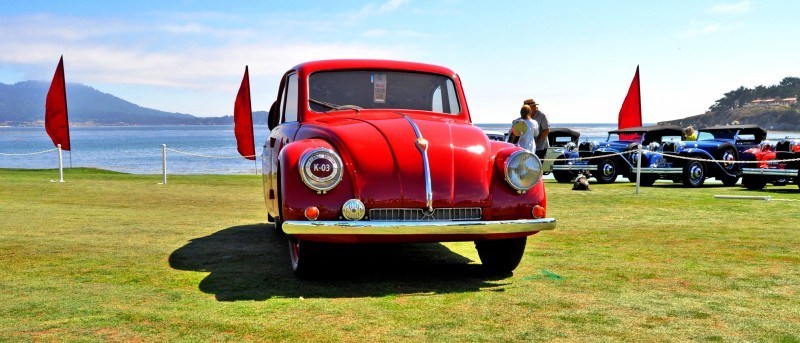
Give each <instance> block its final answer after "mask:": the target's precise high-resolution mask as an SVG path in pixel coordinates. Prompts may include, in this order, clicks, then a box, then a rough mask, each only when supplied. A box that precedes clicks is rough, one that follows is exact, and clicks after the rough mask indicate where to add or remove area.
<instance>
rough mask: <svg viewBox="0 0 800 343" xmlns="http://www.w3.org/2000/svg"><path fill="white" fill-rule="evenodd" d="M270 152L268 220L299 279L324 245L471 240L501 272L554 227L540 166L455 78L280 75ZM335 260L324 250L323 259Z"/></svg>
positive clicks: (333, 68) (351, 63)
mask: <svg viewBox="0 0 800 343" xmlns="http://www.w3.org/2000/svg"><path fill="white" fill-rule="evenodd" d="M269 127H270V129H271V132H270V135H269V138H268V139H267V141H266V143H265V144H264V150H263V156H262V157H263V170H264V172H263V175H264V179H263V181H264V198H265V201H266V204H267V212H268V215H269V217H270V218H271V219H272V220H274V222H275V226H276V228H277V229H278V230H281V231H282V232H284V233H285V234H286V236H287V238H288V241H289V253H290V257H291V266H292V269H293V270H294V272H295V274H296V275H297V276H298V277H305V276H309V275H310V274H313V273H314V269H315V268H314V266H315V264H316V263H315V262H317V261H319V260H320V259H324V258H325V257H324V256H321V255H320V251H321V250H320V249H319V245H320V243H350V244H352V243H413V242H442V241H474V242H475V246H476V248H477V250H478V254H479V256H480V259H481V262H482V264H483V266H484V267H485V268H487V269H488V270H489V271H490V272H493V273H510V272H511V271H512V270H514V269H515V268H516V267H517V265H518V264H519V262H520V260H521V258H522V254H523V252H524V250H525V244H526V239H527V236H530V235H533V234H535V233H537V232H539V231H542V230H551V229H553V228H555V225H556V221H555V219H553V218H546V208H547V200H546V197H545V189H544V185H543V183H542V182H541V175H542V168H541V162H540V161H539V159H538V158H537V157H536V156H535V155H534V154H533V153H531V152H529V151H526V150H523V149H521V148H519V147H516V146H514V145H512V144H509V143H506V142H498V141H490V140H489V139H488V138H487V136H486V135H485V134H484V133H483V132H482V131H481V129H479V128H478V127H476V126H473V125H472V123H471V118H470V113H469V109H468V107H467V102H466V98H465V96H464V91H463V90H462V88H461V81H460V79H459V77H458V75H456V74H455V73H454V72H453V71H451V70H450V69H447V68H443V67H439V66H434V65H429V64H422V63H411V62H398V61H385V60H329V61H316V62H308V63H303V64H300V65H297V66H295V67H294V68H292V69H290V70H289V71H288V72H286V74H285V75H284V76H283V78H282V79H281V82H280V88H279V91H278V97H277V99H276V100H275V102H274V103H273V104H272V107H271V108H270V111H269ZM324 250H327V249H323V251H324Z"/></svg>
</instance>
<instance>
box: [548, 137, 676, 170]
mask: <svg viewBox="0 0 800 343" xmlns="http://www.w3.org/2000/svg"><path fill="white" fill-rule="evenodd" d="M680 137H681V128H680V127H677V126H638V127H631V128H627V129H620V130H613V131H609V132H608V138H607V139H606V141H605V142H594V141H584V142H580V143H578V146H577V148H575V149H571V150H566V149H565V151H564V154H563V155H562V156H559V157H558V158H557V159H556V161H555V162H554V163H553V168H552V169H553V177H555V179H556V181H558V182H571V181H572V180H573V179H574V178H575V176H576V175H577V173H578V172H580V171H581V170H589V171H590V172H591V173H592V176H593V177H594V178H595V179H597V183H610V182H614V181H615V180H616V179H617V176H619V175H624V176H625V177H627V178H628V179H629V180H631V181H635V178H636V170H635V168H636V159H632V158H631V156H633V155H634V151H635V150H636V149H637V147H638V145H639V144H642V145H643V146H645V147H646V146H648V145H651V143H660V142H661V141H662V140H665V139H666V140H670V139H674V140H679V139H680Z"/></svg>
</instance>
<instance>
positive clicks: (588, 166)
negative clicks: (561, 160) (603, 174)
mask: <svg viewBox="0 0 800 343" xmlns="http://www.w3.org/2000/svg"><path fill="white" fill-rule="evenodd" d="M582 169H590V170H595V169H597V165H596V164H583V165H580V164H579V165H571V164H554V165H553V169H552V170H582Z"/></svg>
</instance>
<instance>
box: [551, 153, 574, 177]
mask: <svg viewBox="0 0 800 343" xmlns="http://www.w3.org/2000/svg"><path fill="white" fill-rule="evenodd" d="M566 161H567V160H566V159H563V158H559V159H557V160H556V161H555V163H553V165H565V164H567V162H566ZM576 175H577V173H575V172H573V171H571V170H553V177H554V178H555V179H556V181H558V182H559V183H569V182H572V180H574V179H575V176H576Z"/></svg>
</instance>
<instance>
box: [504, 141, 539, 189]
mask: <svg viewBox="0 0 800 343" xmlns="http://www.w3.org/2000/svg"><path fill="white" fill-rule="evenodd" d="M520 154H528V155H530V156H531V157H533V158H534V159H535V161H536V164H537V166H538V173H539V175H538V176H537V177H536V180H535V181H534V182H532V183H531V185H530V186H529V187H525V186H522V185H515V184H514V183H513V182H512V181H511V175H510V172H509V170H510V169H509V168H508V166H509V164H510V163H511V162H512V161H513V160H514V159H515V158H517V156H519V155H520ZM503 171H504V174H505V179H506V183H507V184H508V185H509V186H511V188H513V189H515V190H516V191H517V192H519V193H525V192H527V191H529V190H530V189H531V188H533V187H534V186H536V184H537V183H539V181H541V180H542V175H543V174H542V161H541V160H539V156H536V154H534V153H532V152H530V151H527V150H517V151H515V152H513V153H511V155H508V158H506V160H505V162H504V163H503Z"/></svg>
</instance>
